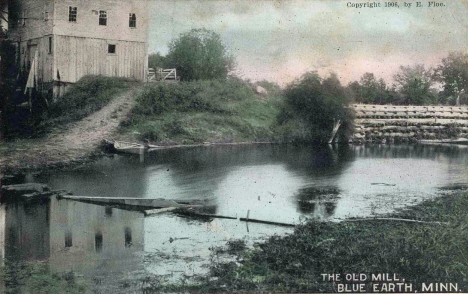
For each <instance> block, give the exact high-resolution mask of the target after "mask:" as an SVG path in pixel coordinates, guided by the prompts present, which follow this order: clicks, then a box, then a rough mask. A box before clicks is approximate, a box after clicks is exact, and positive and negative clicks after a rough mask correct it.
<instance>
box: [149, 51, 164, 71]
mask: <svg viewBox="0 0 468 294" xmlns="http://www.w3.org/2000/svg"><path fill="white" fill-rule="evenodd" d="M166 65H167V58H166V57H165V56H162V55H161V53H159V52H157V53H153V54H150V55H149V56H148V66H149V67H150V68H165V67H166Z"/></svg>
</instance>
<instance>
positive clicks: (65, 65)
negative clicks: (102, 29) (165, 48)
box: [54, 35, 146, 83]
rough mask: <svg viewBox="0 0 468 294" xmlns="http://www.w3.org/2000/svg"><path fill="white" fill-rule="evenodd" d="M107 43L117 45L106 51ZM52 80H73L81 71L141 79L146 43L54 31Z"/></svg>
mask: <svg viewBox="0 0 468 294" xmlns="http://www.w3.org/2000/svg"><path fill="white" fill-rule="evenodd" d="M108 44H114V45H116V53H115V54H109V53H107V52H108ZM54 54H55V69H54V74H55V80H57V76H56V75H57V70H58V71H59V73H60V80H61V81H62V82H68V83H75V82H77V81H78V80H79V79H80V78H81V77H83V76H84V75H88V74H92V75H104V76H110V77H128V78H133V79H137V80H144V76H145V63H146V43H145V42H129V41H118V40H115V41H113V40H107V39H95V38H82V37H71V36H58V35H55V52H54Z"/></svg>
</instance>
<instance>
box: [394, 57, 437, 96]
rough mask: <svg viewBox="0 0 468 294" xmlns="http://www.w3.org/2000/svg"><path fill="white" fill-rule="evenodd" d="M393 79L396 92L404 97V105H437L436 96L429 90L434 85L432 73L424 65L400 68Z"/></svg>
mask: <svg viewBox="0 0 468 294" xmlns="http://www.w3.org/2000/svg"><path fill="white" fill-rule="evenodd" d="M393 79H394V80H395V82H396V84H397V90H398V91H399V92H400V93H401V94H403V95H404V97H405V104H412V105H428V104H435V103H437V96H436V94H435V93H434V92H433V90H432V89H431V87H432V86H433V84H434V79H433V72H432V70H431V69H428V70H426V69H425V68H424V65H422V64H418V65H415V66H412V67H411V66H400V69H399V71H398V72H397V73H396V74H395V75H394V77H393Z"/></svg>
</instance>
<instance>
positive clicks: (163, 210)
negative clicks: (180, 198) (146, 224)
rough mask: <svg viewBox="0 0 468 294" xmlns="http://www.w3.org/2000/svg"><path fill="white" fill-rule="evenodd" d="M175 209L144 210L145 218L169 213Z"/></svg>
mask: <svg viewBox="0 0 468 294" xmlns="http://www.w3.org/2000/svg"><path fill="white" fill-rule="evenodd" d="M176 209H177V207H166V208H159V209H150V210H145V216H151V215H155V214H160V213H164V212H170V211H173V210H176Z"/></svg>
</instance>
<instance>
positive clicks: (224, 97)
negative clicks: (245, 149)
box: [115, 78, 282, 146]
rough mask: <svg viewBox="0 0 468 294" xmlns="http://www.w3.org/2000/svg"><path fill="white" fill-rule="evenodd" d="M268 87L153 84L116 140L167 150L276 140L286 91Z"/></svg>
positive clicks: (234, 83) (233, 80)
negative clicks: (165, 148)
mask: <svg viewBox="0 0 468 294" xmlns="http://www.w3.org/2000/svg"><path fill="white" fill-rule="evenodd" d="M264 86H265V87H267V86H268V84H264ZM267 88H268V91H267V90H265V89H263V88H262V89H263V90H264V91H263V92H261V93H260V92H257V91H256V85H255V84H251V83H248V82H246V81H242V80H240V79H237V78H229V79H227V80H215V81H195V82H184V83H155V84H148V85H146V86H145V87H144V89H143V91H142V92H141V95H140V96H139V97H138V98H137V99H136V104H135V107H134V108H133V110H132V112H131V114H130V116H129V119H128V120H127V121H125V122H123V123H122V127H121V129H120V132H119V134H117V135H116V137H115V139H116V140H122V141H146V140H148V141H150V142H151V143H153V144H155V145H163V146H170V145H193V144H203V143H205V142H209V143H236V142H255V141H257V142H271V141H277V137H278V136H277V134H276V130H275V128H274V125H275V122H276V118H277V116H278V113H279V112H280V104H281V101H282V98H281V89H279V87H278V88H275V87H274V85H270V87H267Z"/></svg>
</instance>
